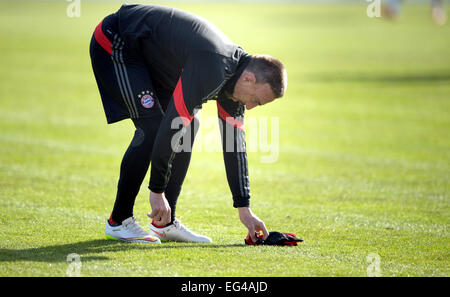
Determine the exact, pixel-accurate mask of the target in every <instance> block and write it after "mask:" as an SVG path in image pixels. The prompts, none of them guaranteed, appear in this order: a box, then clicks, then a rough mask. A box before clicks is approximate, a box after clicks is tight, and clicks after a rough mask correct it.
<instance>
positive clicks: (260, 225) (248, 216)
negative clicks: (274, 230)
mask: <svg viewBox="0 0 450 297" xmlns="http://www.w3.org/2000/svg"><path fill="white" fill-rule="evenodd" d="M238 211H239V218H240V219H241V222H242V224H244V226H245V227H247V229H248V235H249V236H250V238H251V239H252V240H253V242H256V236H255V232H256V233H259V232H260V231H262V232H263V239H264V240H266V238H267V237H268V236H269V231H267V229H266V225H264V222H263V221H261V220H260V219H259V218H258V217H257V216H256V215H254V214H253V213H252V211H251V210H250V208H248V207H238Z"/></svg>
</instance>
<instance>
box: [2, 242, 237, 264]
mask: <svg viewBox="0 0 450 297" xmlns="http://www.w3.org/2000/svg"><path fill="white" fill-rule="evenodd" d="M244 246H245V245H244V244H224V245H220V244H198V243H173V242H171V243H162V244H145V243H129V242H120V241H112V240H105V239H96V240H88V241H81V242H75V243H68V244H62V245H52V246H44V247H38V248H29V249H17V250H16V249H0V262H14V261H30V262H66V261H67V255H69V254H71V253H76V254H78V255H80V256H81V257H82V261H83V262H84V261H99V260H100V261H101V260H108V257H105V256H95V255H92V254H99V253H105V252H121V251H130V250H158V249H180V248H229V247H244Z"/></svg>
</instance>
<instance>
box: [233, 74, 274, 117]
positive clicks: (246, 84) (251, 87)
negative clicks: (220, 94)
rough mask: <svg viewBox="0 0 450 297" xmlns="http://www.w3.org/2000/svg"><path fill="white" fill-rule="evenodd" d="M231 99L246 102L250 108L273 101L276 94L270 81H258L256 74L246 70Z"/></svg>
mask: <svg viewBox="0 0 450 297" xmlns="http://www.w3.org/2000/svg"><path fill="white" fill-rule="evenodd" d="M230 99H231V100H233V101H234V102H240V103H242V104H244V105H245V107H246V108H247V109H248V110H250V109H252V108H253V107H255V106H258V105H264V104H267V103H270V102H272V101H273V100H275V95H274V94H273V92H272V89H271V88H270V85H269V84H268V83H264V84H260V83H257V82H256V78H255V76H254V74H253V73H251V72H248V71H245V70H244V72H242V74H241V76H240V77H239V79H238V81H237V82H236V85H235V87H234V92H233V94H232V95H231V96H230Z"/></svg>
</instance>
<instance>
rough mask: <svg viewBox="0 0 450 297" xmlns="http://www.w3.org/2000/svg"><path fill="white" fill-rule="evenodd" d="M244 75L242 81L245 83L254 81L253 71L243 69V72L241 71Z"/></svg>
mask: <svg viewBox="0 0 450 297" xmlns="http://www.w3.org/2000/svg"><path fill="white" fill-rule="evenodd" d="M242 74H243V75H244V77H243V78H244V81H245V82H246V83H253V84H254V83H256V76H255V74H254V73H253V72H250V71H247V70H244V73H242Z"/></svg>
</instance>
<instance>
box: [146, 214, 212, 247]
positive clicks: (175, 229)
mask: <svg viewBox="0 0 450 297" xmlns="http://www.w3.org/2000/svg"><path fill="white" fill-rule="evenodd" d="M149 233H150V235H152V236H154V237H158V238H159V239H160V240H163V241H165V240H170V241H178V242H197V243H208V242H211V238H209V237H207V236H203V235H199V234H196V233H194V232H192V231H191V230H189V229H188V228H186V227H185V226H184V225H182V224H181V222H180V220H178V219H175V220H174V221H173V223H172V224H170V225H169V226H165V227H162V228H158V227H156V226H155V225H153V224H152V223H150V231H149Z"/></svg>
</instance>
